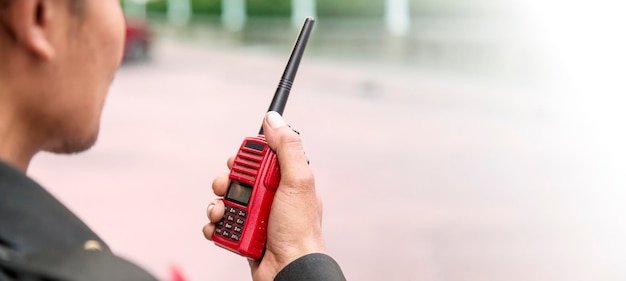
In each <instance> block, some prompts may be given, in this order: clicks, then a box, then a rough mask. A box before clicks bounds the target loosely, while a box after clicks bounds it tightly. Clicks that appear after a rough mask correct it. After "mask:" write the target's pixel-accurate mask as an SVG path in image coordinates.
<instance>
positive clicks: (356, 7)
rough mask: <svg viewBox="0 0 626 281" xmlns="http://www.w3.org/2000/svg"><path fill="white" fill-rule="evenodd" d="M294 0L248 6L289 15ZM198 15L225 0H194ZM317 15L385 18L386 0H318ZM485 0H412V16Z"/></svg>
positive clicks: (474, 9) (159, 7)
mask: <svg viewBox="0 0 626 281" xmlns="http://www.w3.org/2000/svg"><path fill="white" fill-rule="evenodd" d="M291 2H292V0H247V1H246V9H247V13H248V15H249V16H251V17H289V16H290V15H291ZM191 4H192V8H193V13H194V15H196V16H217V15H220V13H221V11H222V0H191ZM316 5H317V14H318V17H328V18H335V17H362V18H366V17H382V16H383V15H384V11H385V0H317V1H316ZM495 5H496V3H495V2H493V1H486V0H410V7H411V14H412V15H413V16H429V15H438V16H441V15H456V16H458V15H473V14H477V13H482V12H484V11H485V10H490V9H492V8H493V6H495ZM147 10H148V13H149V14H162V13H165V12H166V11H167V0H153V1H149V2H148V5H147Z"/></svg>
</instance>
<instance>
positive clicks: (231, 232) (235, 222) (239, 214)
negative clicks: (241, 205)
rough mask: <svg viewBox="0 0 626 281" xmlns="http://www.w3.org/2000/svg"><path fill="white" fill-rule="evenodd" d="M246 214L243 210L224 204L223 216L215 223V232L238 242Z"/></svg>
mask: <svg viewBox="0 0 626 281" xmlns="http://www.w3.org/2000/svg"><path fill="white" fill-rule="evenodd" d="M247 216H248V213H247V212H246V211H244V210H240V209H238V208H236V207H231V206H226V210H225V214H224V217H223V218H222V220H221V221H220V222H219V223H218V224H217V225H216V227H215V233H217V234H220V235H222V236H223V237H224V238H228V239H230V240H232V241H235V242H239V240H240V239H241V232H242V231H243V226H244V224H245V223H246V217H247Z"/></svg>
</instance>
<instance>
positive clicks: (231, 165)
mask: <svg viewBox="0 0 626 281" xmlns="http://www.w3.org/2000/svg"><path fill="white" fill-rule="evenodd" d="M233 162H235V157H234V156H233V157H230V158H228V161H226V166H228V169H229V170H230V169H232V168H233Z"/></svg>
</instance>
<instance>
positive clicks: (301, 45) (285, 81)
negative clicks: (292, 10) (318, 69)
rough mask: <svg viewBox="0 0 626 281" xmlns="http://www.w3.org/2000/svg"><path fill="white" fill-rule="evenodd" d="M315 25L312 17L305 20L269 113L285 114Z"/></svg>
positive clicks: (261, 131) (260, 132)
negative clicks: (292, 87) (290, 93)
mask: <svg viewBox="0 0 626 281" xmlns="http://www.w3.org/2000/svg"><path fill="white" fill-rule="evenodd" d="M314 24H315V19H313V18H312V17H307V18H306V19H305V20H304V25H303V26H302V30H301V31H300V35H299V36H298V39H297V40H296V44H295V45H294V46H293V51H292V52H291V57H289V62H288V63H287V67H286V68H285V72H284V73H283V77H282V78H281V79H280V83H278V88H277V89H276V93H275V94H274V98H273V99H272V103H271V104H270V108H269V109H268V110H267V111H268V112H270V111H276V112H278V114H280V115H283V112H284V111H285V106H286V105H287V99H288V98H289V92H291V86H292V85H293V80H294V79H296V73H297V72H298V66H300V61H301V60H302V55H303V54H304V49H305V48H306V44H307V42H309V36H310V35H311V31H312V30H313V25H314ZM262 134H263V126H261V130H259V135H262Z"/></svg>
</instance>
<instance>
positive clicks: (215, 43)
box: [30, 0, 626, 281]
mask: <svg viewBox="0 0 626 281" xmlns="http://www.w3.org/2000/svg"><path fill="white" fill-rule="evenodd" d="M616 2H618V1H608V0H606V1H605V0H599V1H562V0H544V1H539V0H528V1H512V0H510V1H509V0H437V1H435V0H367V1H364V0H360V1H358V0H222V1H220V0H167V1H166V0H159V1H146V0H143V1H140V0H125V1H122V5H123V7H124V10H125V12H126V14H127V17H128V28H127V44H126V56H125V62H124V64H123V65H122V67H121V68H120V70H119V73H118V75H117V78H116V80H115V81H114V83H113V85H112V87H111V91H110V95H109V98H108V100H107V104H106V106H105V112H104V116H103V120H102V128H101V134H100V139H99V141H98V144H97V145H96V146H95V147H94V148H93V149H92V150H91V151H90V152H88V153H84V154H81V155H77V156H71V157H60V156H53V155H40V156H38V158H37V160H36V161H35V162H34V164H33V165H32V167H31V170H30V174H31V175H32V176H33V177H35V178H36V179H37V180H39V181H40V182H41V183H43V184H44V185H45V186H47V187H49V188H50V190H51V192H52V193H54V194H55V195H56V196H57V197H58V198H60V199H61V200H62V201H63V202H64V203H66V204H67V205H68V206H70V208H71V209H72V210H73V211H75V212H76V213H77V214H78V215H79V216H80V217H81V218H83V219H84V220H85V221H86V222H87V223H88V224H89V225H90V226H91V227H92V228H93V229H94V230H95V231H96V232H98V233H100V234H101V236H102V237H103V239H105V241H108V243H109V244H110V246H111V247H112V249H113V250H114V251H115V252H117V253H118V254H120V255H122V256H124V257H127V258H129V259H131V260H133V261H135V262H137V263H138V264H140V265H142V266H144V267H146V268H147V269H149V270H150V271H152V272H153V273H154V274H156V275H157V276H159V277H160V278H162V279H163V280H170V279H171V277H170V276H171V274H172V270H174V269H175V270H178V271H180V272H181V273H182V274H183V275H184V276H185V277H186V278H187V279H188V280H218V279H222V280H224V279H227V280H249V279H250V275H249V271H248V269H247V262H246V260H244V259H243V258H241V257H238V256H236V255H234V254H231V253H229V252H227V251H225V250H222V249H220V248H218V247H216V246H215V245H213V244H212V243H211V242H208V241H206V240H204V238H203V236H202V234H201V228H202V226H203V225H204V224H205V223H206V222H207V219H206V215H205V208H206V206H207V204H208V203H209V202H210V201H211V200H212V199H214V195H213V194H212V190H211V182H212V180H213V178H214V177H215V176H217V175H218V174H220V173H225V172H227V169H226V165H225V162H226V159H227V158H228V157H229V156H232V155H234V154H235V153H236V151H237V149H238V147H239V145H240V143H241V141H242V140H243V138H245V137H248V136H254V135H255V133H256V132H257V130H258V126H259V124H260V123H261V120H262V118H263V115H264V112H265V110H266V108H267V106H268V104H269V102H270V100H271V97H272V95H273V93H274V90H275V87H276V85H277V83H278V80H279V77H280V75H281V74H282V71H283V69H284V65H285V64H286V62H287V58H288V55H289V52H290V51H291V47H292V43H293V41H294V40H295V38H296V36H297V32H298V29H299V27H300V26H301V24H302V22H303V20H304V18H305V17H306V16H309V15H311V16H315V17H316V19H317V24H316V28H315V31H314V33H313V35H312V37H311V41H310V44H309V47H308V49H307V52H306V54H305V57H304V59H303V61H302V65H301V67H300V71H299V74H298V77H297V79H296V81H295V85H294V88H293V90H292V95H291V98H290V101H289V105H288V106H287V110H286V112H285V118H286V120H287V121H288V122H289V123H290V124H291V125H292V126H294V127H295V128H297V129H298V130H299V131H300V132H302V136H303V139H304V142H305V148H306V150H307V154H308V156H309V158H310V160H311V167H312V168H313V170H314V172H315V174H316V183H317V188H318V190H319V192H320V193H321V195H322V197H323V200H324V207H325V208H324V211H325V216H324V234H325V239H326V243H327V247H328V252H329V253H330V254H331V255H332V256H333V257H334V258H335V259H336V260H337V261H338V262H339V264H340V265H341V266H342V268H343V270H344V273H345V274H346V277H347V278H348V279H349V280H381V279H387V280H420V281H440V280H446V281H453V280H464V281H467V280H481V281H483V280H509V281H512V280H626V266H624V264H626V242H625V240H624V237H626V207H625V202H626V191H625V189H624V188H625V187H626V181H625V176H624V174H625V172H626V169H625V168H626V165H625V164H624V156H626V152H625V149H624V143H626V138H625V132H624V131H625V130H624V121H625V120H626V116H625V114H624V112H623V109H622V108H623V105H624V98H623V95H624V94H625V93H626V90H625V89H624V83H623V75H624V73H625V71H624V70H625V69H624V68H625V67H624V66H625V65H626V64H625V63H624V62H625V60H624V57H625V56H624V53H623V52H624V50H626V46H625V44H624V26H626V22H625V21H624V20H623V19H622V18H623V12H624V11H625V9H624V4H621V3H616Z"/></svg>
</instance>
